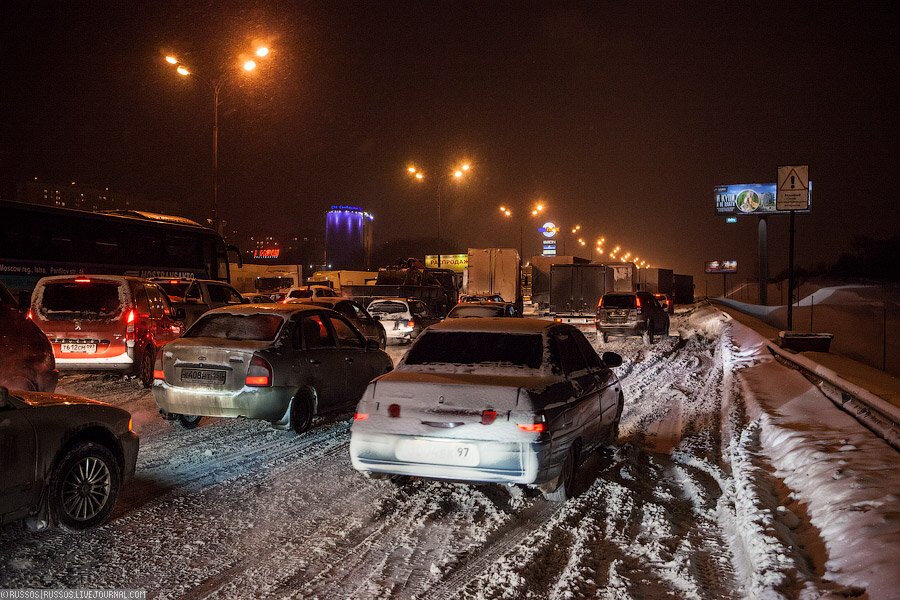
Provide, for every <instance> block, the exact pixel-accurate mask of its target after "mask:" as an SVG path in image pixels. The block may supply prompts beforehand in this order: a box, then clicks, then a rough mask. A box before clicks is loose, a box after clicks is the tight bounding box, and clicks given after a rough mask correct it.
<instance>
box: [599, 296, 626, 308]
mask: <svg viewBox="0 0 900 600" xmlns="http://www.w3.org/2000/svg"><path fill="white" fill-rule="evenodd" d="M600 308H634V294H607V295H605V296H603V301H602V302H601V304H600Z"/></svg>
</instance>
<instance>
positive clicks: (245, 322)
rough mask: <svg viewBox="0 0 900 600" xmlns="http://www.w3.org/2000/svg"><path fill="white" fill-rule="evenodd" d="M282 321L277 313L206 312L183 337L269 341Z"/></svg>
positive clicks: (275, 334) (276, 333) (273, 337)
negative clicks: (235, 313)
mask: <svg viewBox="0 0 900 600" xmlns="http://www.w3.org/2000/svg"><path fill="white" fill-rule="evenodd" d="M282 323H284V319H282V318H281V317H279V316H278V315H232V314H229V313H216V314H207V315H204V316H202V317H200V320H198V321H197V322H196V323H194V324H193V325H192V326H191V328H190V329H188V330H187V333H185V334H184V337H186V338H200V337H208V338H221V339H224V340H237V341H257V342H271V341H272V340H274V339H275V336H277V335H278V331H279V330H280V329H281V324H282Z"/></svg>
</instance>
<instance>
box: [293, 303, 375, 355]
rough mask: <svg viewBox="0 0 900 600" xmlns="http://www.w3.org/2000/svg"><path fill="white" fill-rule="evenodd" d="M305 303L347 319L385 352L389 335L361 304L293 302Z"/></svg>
mask: <svg viewBox="0 0 900 600" xmlns="http://www.w3.org/2000/svg"><path fill="white" fill-rule="evenodd" d="M294 302H297V303H304V304H308V305H311V306H324V307H325V308H330V309H331V310H334V311H337V312H339V313H341V314H342V315H344V316H345V317H347V320H348V321H350V322H351V323H353V325H354V326H355V327H356V328H357V329H359V331H360V333H362V334H363V335H364V336H366V339H368V340H375V341H376V342H378V346H379V347H380V348H381V349H382V350H384V349H385V347H386V346H387V334H386V333H385V331H384V325H382V324H381V320H380V319H378V318H375V317H373V316H372V315H370V314H369V311H367V310H366V309H365V308H363V307H362V305H361V304H360V303H359V302H356V301H355V300H348V299H347V298H314V299H312V300H306V301H303V300H292V301H291V303H294Z"/></svg>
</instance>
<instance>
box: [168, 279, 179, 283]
mask: <svg viewBox="0 0 900 600" xmlns="http://www.w3.org/2000/svg"><path fill="white" fill-rule="evenodd" d="M169 283H178V280H177V279H170V280H169Z"/></svg>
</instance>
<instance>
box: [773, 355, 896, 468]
mask: <svg viewBox="0 0 900 600" xmlns="http://www.w3.org/2000/svg"><path fill="white" fill-rule="evenodd" d="M766 345H767V346H768V348H769V352H771V353H772V355H773V356H774V357H775V359H776V360H778V361H779V362H781V363H782V364H784V365H786V366H788V367H791V368H793V369H796V370H798V371H800V373H802V374H803V376H804V377H806V378H807V379H808V380H810V382H812V383H813V385H815V386H816V387H817V388H819V390H821V392H822V394H824V395H825V397H826V398H828V399H829V400H831V402H832V403H833V404H834V405H835V406H837V407H838V408H840V409H841V410H843V411H845V412H846V413H848V414H849V415H850V416H852V417H854V418H855V419H856V420H857V421H859V422H860V424H862V425H863V426H864V427H866V428H867V429H868V430H869V431H871V432H872V433H874V434H875V435H877V436H878V437H880V438H881V439H883V440H884V441H885V442H887V443H888V444H890V445H891V447H893V448H894V450H897V451H900V408H898V407H896V406H894V405H893V404H891V403H890V402H888V401H887V400H885V399H884V398H881V397H879V396H876V395H875V394H873V393H871V392H869V391H868V390H865V389H863V388H861V387H859V386H858V385H855V384H853V383H850V382H849V381H847V380H845V379H843V378H841V376H840V375H838V374H837V373H835V372H834V371H832V370H831V369H829V368H827V367H824V366H822V365H820V364H819V363H817V362H814V361H812V360H810V359H808V358H806V357H805V356H802V355H799V354H792V353H790V352H788V351H786V350H784V349H783V348H781V347H779V346H777V345H776V344H774V343H772V342H771V341H769V340H766Z"/></svg>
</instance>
